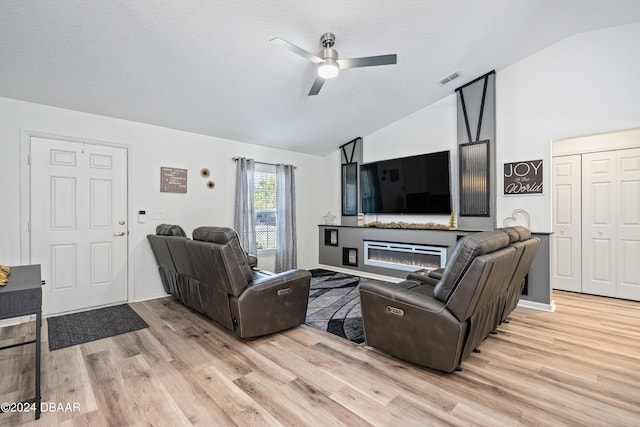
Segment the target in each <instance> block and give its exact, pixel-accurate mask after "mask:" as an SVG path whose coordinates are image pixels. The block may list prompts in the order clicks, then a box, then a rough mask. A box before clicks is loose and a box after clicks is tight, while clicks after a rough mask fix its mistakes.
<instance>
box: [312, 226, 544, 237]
mask: <svg viewBox="0 0 640 427" xmlns="http://www.w3.org/2000/svg"><path fill="white" fill-rule="evenodd" d="M318 227H329V228H358V229H363V230H364V229H367V230H411V231H443V232H445V233H450V232H457V233H479V232H480V231H486V230H463V229H460V228H450V229H448V230H442V229H439V228H402V227H398V228H391V227H389V228H385V227H367V226H365V225H331V224H318ZM531 234H539V235H543V236H549V235H551V234H553V233H552V232H546V231H532V232H531Z"/></svg>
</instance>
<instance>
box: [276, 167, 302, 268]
mask: <svg viewBox="0 0 640 427" xmlns="http://www.w3.org/2000/svg"><path fill="white" fill-rule="evenodd" d="M294 169H295V167H294V166H292V165H283V164H277V165H276V183H277V184H276V185H277V187H276V188H277V189H276V208H277V213H278V240H277V246H276V264H275V270H276V273H281V272H283V271H287V270H292V269H294V268H297V265H298V250H297V246H296V183H295V177H294Z"/></svg>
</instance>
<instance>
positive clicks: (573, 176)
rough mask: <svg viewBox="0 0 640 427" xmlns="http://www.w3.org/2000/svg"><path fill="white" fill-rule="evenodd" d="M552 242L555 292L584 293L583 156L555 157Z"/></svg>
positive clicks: (553, 285) (553, 163) (552, 273)
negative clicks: (582, 237) (556, 290)
mask: <svg viewBox="0 0 640 427" xmlns="http://www.w3.org/2000/svg"><path fill="white" fill-rule="evenodd" d="M552 167H553V204H552V205H553V239H551V243H552V244H551V254H552V255H551V256H552V260H553V261H552V262H551V266H552V271H551V285H552V287H553V289H561V290H564V291H572V292H580V291H581V290H582V248H581V234H582V227H581V209H580V203H581V194H580V193H581V188H582V182H581V181H582V174H581V162H580V155H579V154H576V155H572V156H562V157H554V158H553V162H552Z"/></svg>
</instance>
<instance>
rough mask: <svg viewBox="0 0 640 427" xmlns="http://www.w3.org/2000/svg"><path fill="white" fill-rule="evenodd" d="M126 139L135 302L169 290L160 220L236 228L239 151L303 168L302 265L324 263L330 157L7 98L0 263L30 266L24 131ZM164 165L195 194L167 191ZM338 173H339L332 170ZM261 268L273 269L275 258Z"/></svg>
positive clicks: (0, 152)
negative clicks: (180, 173)
mask: <svg viewBox="0 0 640 427" xmlns="http://www.w3.org/2000/svg"><path fill="white" fill-rule="evenodd" d="M25 130H26V131H36V132H43V133H47V134H52V135H59V136H68V137H73V138H84V139H87V140H94V141H102V142H110V143H119V144H126V145H129V146H130V147H131V153H132V176H131V180H132V193H133V194H132V200H133V204H132V206H130V207H129V214H130V244H131V252H132V254H133V263H132V264H133V265H132V267H133V269H134V283H133V286H134V295H135V299H146V298H153V297H157V296H160V295H163V294H164V293H163V291H162V285H161V282H160V277H159V275H158V273H157V266H156V263H155V260H154V258H153V255H152V253H151V250H150V248H149V245H148V243H147V241H146V235H147V234H149V233H154V232H155V227H156V225H158V224H160V223H163V222H165V223H175V224H180V225H181V226H182V227H183V228H184V229H185V231H186V232H187V234H190V233H191V231H192V230H193V229H194V228H195V227H198V226H201V225H222V226H232V224H233V205H234V197H235V196H234V185H235V163H234V162H233V161H232V160H231V159H232V157H234V156H246V157H252V158H255V159H256V160H258V161H263V162H273V163H275V162H283V163H291V164H294V165H296V166H297V169H296V185H297V187H296V188H297V194H296V197H297V222H298V242H299V243H298V251H299V253H298V265H299V266H300V267H302V268H305V267H312V266H315V265H317V263H318V240H317V235H318V231H317V224H319V223H321V221H322V215H324V214H326V209H327V208H326V202H325V200H326V197H324V196H321V195H322V190H323V186H322V182H323V181H324V174H325V171H326V170H327V168H326V167H325V162H326V159H324V158H322V157H317V156H311V155H306V154H301V153H294V152H289V151H283V150H276V149H271V148H266V147H261V146H256V145H251V144H245V143H241V142H236V141H230V140H226V139H221V138H214V137H208V136H203V135H197V134H192V133H188V132H182V131H178V130H173V129H167V128H162V127H158V126H151V125H145V124H141V123H135V122H129V121H125V120H119V119H113V118H109V117H103V116H96V115H91V114H85V113H80V112H76V111H70V110H64V109H59V108H53V107H48V106H44V105H38V104H31V103H26V102H20V101H15V100H11V99H7V98H0V264H9V265H19V264H22V263H28V262H29V260H28V259H22V257H21V251H22V249H21V246H20V245H21V242H20V236H21V232H22V231H23V229H24V226H25V225H24V224H21V222H20V218H21V217H20V203H21V194H20V176H21V170H22V168H23V167H25V165H21V155H20V150H21V144H22V141H21V138H22V131H25ZM160 166H171V167H177V168H184V169H187V170H188V192H187V194H173V193H160V191H159V185H160V182H159V180H160ZM205 167H206V168H208V169H209V170H210V171H211V177H210V178H209V179H212V180H214V181H215V182H216V186H215V189H213V190H210V189H208V188H207V187H206V185H205V184H206V182H207V180H208V179H204V178H202V177H201V176H200V170H201V169H202V168H205ZM332 172H333V171H332ZM142 209H145V210H148V211H149V210H162V211H164V214H165V219H164V220H160V221H150V220H147V222H146V223H145V224H138V223H137V222H136V213H137V211H138V210H142ZM260 267H263V268H267V269H273V258H261V259H260Z"/></svg>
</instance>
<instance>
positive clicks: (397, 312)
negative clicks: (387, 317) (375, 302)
mask: <svg viewBox="0 0 640 427" xmlns="http://www.w3.org/2000/svg"><path fill="white" fill-rule="evenodd" d="M387 311H388V312H389V313H391V314H395V315H396V316H404V310H402V309H400V308H397V307H391V306H390V305H388V306H387Z"/></svg>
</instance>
